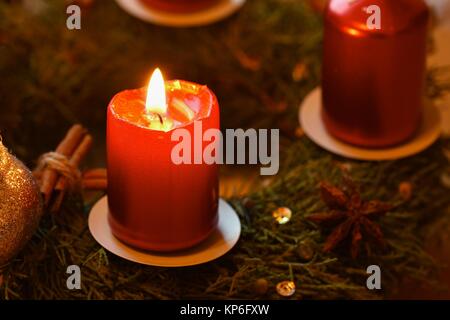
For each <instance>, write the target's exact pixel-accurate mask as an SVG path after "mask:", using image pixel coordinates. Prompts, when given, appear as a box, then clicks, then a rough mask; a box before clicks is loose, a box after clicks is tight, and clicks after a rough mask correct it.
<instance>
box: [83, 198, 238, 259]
mask: <svg viewBox="0 0 450 320" xmlns="http://www.w3.org/2000/svg"><path fill="white" fill-rule="evenodd" d="M89 230H90V232H91V234H92V236H93V237H94V239H95V240H96V241H97V242H98V243H99V244H100V245H101V246H103V247H104V248H105V249H106V250H108V251H109V252H111V253H113V254H115V255H117V256H119V257H121V258H124V259H126V260H129V261H133V262H137V263H140V264H145V265H150V266H158V267H186V266H193V265H197V264H201V263H205V262H208V261H211V260H214V259H217V258H219V257H220V256H222V255H224V254H225V253H227V252H228V251H230V250H231V249H232V248H233V247H234V245H235V244H236V243H237V241H238V239H239V236H240V234H241V223H240V221H239V218H238V216H237V214H236V212H235V211H234V209H233V208H232V207H231V206H230V205H229V204H228V203H227V202H226V201H225V200H222V199H219V221H218V224H217V228H216V230H215V231H214V232H213V233H212V234H211V235H210V236H209V237H208V238H207V239H206V240H204V241H203V242H201V243H200V244H198V245H196V246H194V247H192V248H189V249H186V250H179V251H175V252H170V253H161V252H150V251H141V250H138V249H135V248H132V247H130V246H128V245H126V244H124V243H123V242H122V241H120V240H118V239H117V238H116V237H114V235H113V234H112V232H111V229H110V227H109V223H108V201H107V197H106V196H104V197H103V198H101V199H100V200H99V201H98V202H97V203H96V204H95V205H94V206H93V207H92V210H91V212H90V214H89Z"/></svg>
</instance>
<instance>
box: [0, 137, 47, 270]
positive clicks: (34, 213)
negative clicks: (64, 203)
mask: <svg viewBox="0 0 450 320" xmlns="http://www.w3.org/2000/svg"><path fill="white" fill-rule="evenodd" d="M41 216H42V200H41V196H40V193H39V189H38V186H37V183H36V181H35V180H34V178H33V175H32V174H31V172H30V171H29V170H28V169H27V168H26V167H25V165H24V164H23V163H22V162H20V161H19V160H18V159H16V158H15V157H14V156H13V155H11V154H10V153H9V152H8V150H7V149H6V148H5V147H4V146H3V144H2V142H1V140H0V265H1V264H3V263H5V262H7V261H8V260H10V259H11V258H12V257H14V256H15V255H16V254H17V253H18V252H19V250H20V249H21V248H22V247H23V245H24V244H25V243H26V242H27V241H28V240H29V238H30V237H31V236H32V234H33V233H34V231H35V230H36V228H37V226H38V224H39V220H40V218H41Z"/></svg>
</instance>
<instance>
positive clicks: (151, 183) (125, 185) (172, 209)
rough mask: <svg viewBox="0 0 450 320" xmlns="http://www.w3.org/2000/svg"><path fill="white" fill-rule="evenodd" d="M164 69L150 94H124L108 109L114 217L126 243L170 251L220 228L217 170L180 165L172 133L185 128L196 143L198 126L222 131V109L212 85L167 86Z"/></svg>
mask: <svg viewBox="0 0 450 320" xmlns="http://www.w3.org/2000/svg"><path fill="white" fill-rule="evenodd" d="M157 71H158V70H157ZM157 71H156V72H155V73H154V75H153V76H152V80H151V81H150V84H149V89H148V95H147V90H146V88H142V89H136V90H126V91H122V92H120V93H118V94H117V95H116V96H115V97H114V98H113V99H112V100H111V102H110V104H109V107H108V114H107V164H108V205H109V217H108V220H109V224H110V226H111V229H112V232H113V234H114V235H115V236H116V237H117V238H119V239H120V240H122V241H123V242H125V243H127V244H129V245H132V246H135V247H138V248H141V249H146V250H156V251H169V250H177V249H183V248H187V247H190V246H192V245H194V244H196V243H198V242H200V241H202V240H203V239H205V238H206V237H207V236H208V235H209V234H210V233H211V232H212V231H213V230H214V228H215V227H216V224H217V220H218V215H217V209H218V167H217V165H216V164H213V165H208V164H204V163H203V164H181V165H176V164H174V163H173V162H172V160H171V152H172V148H173V147H174V146H175V145H176V144H177V143H178V142H173V141H171V134H172V131H173V130H175V129H177V128H184V129H187V130H188V131H189V133H190V134H191V137H192V139H191V140H192V141H193V140H194V138H193V137H194V121H201V122H202V126H203V131H206V130H207V129H209V128H217V129H218V128H219V106H218V103H217V99H216V97H215V95H214V94H213V93H212V92H211V91H210V90H209V89H208V88H207V87H206V86H202V85H198V84H195V83H191V82H186V81H181V80H175V81H168V82H166V83H165V84H164V80H163V78H162V75H161V74H160V73H159V72H157ZM146 96H147V99H146ZM166 96H167V97H166ZM205 146H206V144H203V148H204V147H205ZM191 150H194V148H193V147H192V148H191ZM192 159H193V155H192Z"/></svg>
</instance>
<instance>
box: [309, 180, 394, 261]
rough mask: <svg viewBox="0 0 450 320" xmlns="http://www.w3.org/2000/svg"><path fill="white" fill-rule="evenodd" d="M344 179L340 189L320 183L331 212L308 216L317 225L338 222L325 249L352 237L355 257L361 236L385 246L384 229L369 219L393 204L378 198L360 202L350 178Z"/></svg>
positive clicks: (327, 249)
mask: <svg viewBox="0 0 450 320" xmlns="http://www.w3.org/2000/svg"><path fill="white" fill-rule="evenodd" d="M344 182H345V188H343V189H340V188H338V187H336V186H333V185H331V184H329V183H327V182H322V183H321V184H320V189H321V195H322V199H323V201H324V202H325V203H326V204H327V206H328V207H329V209H330V211H328V212H322V213H314V214H311V215H310V216H308V217H307V219H308V220H310V221H313V222H315V223H318V224H324V223H333V224H337V226H336V227H335V228H334V230H333V231H332V232H331V234H330V235H329V236H328V238H327V239H326V241H325V244H324V247H323V251H324V252H330V251H332V250H333V249H334V248H336V247H337V246H338V245H339V244H340V243H341V242H342V241H344V240H345V239H347V238H348V237H349V236H351V250H350V251H351V256H352V257H353V258H356V257H357V256H358V253H359V247H360V243H361V241H362V240H363V235H365V236H369V237H371V238H372V239H373V240H375V242H376V243H377V244H378V245H380V246H384V238H383V232H382V231H381V228H380V226H379V225H378V224H377V223H376V222H374V221H372V220H371V219H372V218H375V217H378V216H382V215H384V214H385V213H386V212H388V211H389V210H390V209H392V206H391V205H389V204H387V203H383V202H381V201H378V200H372V201H363V200H362V199H361V194H360V192H359V190H358V188H357V187H356V186H355V184H354V183H353V181H351V180H350V179H349V178H345V179H344Z"/></svg>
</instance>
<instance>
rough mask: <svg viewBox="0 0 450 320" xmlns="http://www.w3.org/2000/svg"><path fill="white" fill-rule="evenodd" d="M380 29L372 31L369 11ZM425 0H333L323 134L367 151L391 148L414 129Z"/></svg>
mask: <svg viewBox="0 0 450 320" xmlns="http://www.w3.org/2000/svg"><path fill="white" fill-rule="evenodd" d="M373 5H375V6H378V7H379V8H380V18H381V25H380V26H381V29H376V28H375V29H373V28H369V26H368V24H367V21H368V18H369V17H370V16H371V15H372V13H373V12H372V13H368V12H367V11H366V10H367V8H368V7H370V6H373ZM428 15H429V14H428V8H427V6H426V4H425V3H424V1H423V0H354V1H349V0H331V1H330V2H329V4H328V7H327V8H326V10H325V16H324V19H325V31H324V45H323V70H322V101H323V110H322V117H323V119H324V123H325V125H326V127H327V130H328V131H329V132H330V133H331V134H332V135H334V136H335V137H337V138H338V139H341V140H343V141H346V142H349V143H352V144H355V145H361V146H365V147H384V146H389V145H394V144H398V143H401V142H403V141H405V140H406V139H408V138H410V137H411V136H412V135H413V134H414V133H415V131H416V130H417V128H418V126H419V124H420V120H421V113H422V105H423V97H424V90H423V89H424V80H425V61H426V43H427V26H428Z"/></svg>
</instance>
